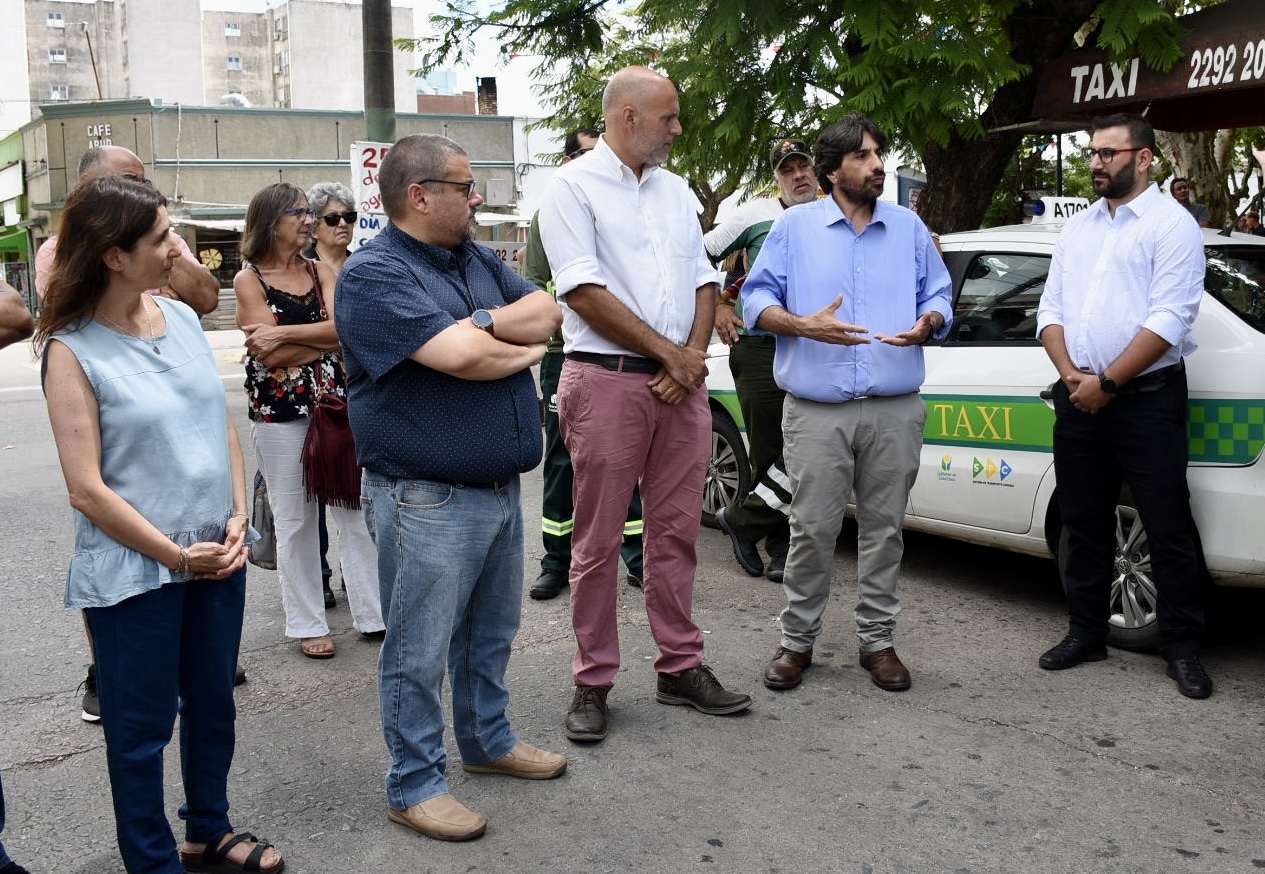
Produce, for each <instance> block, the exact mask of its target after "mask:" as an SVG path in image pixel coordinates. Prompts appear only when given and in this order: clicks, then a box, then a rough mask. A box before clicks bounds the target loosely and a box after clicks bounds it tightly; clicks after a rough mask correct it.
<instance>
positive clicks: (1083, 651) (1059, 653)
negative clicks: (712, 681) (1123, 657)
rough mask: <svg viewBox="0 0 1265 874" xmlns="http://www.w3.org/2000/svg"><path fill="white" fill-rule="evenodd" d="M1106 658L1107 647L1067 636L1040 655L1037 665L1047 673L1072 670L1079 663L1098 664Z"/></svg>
mask: <svg viewBox="0 0 1265 874" xmlns="http://www.w3.org/2000/svg"><path fill="white" fill-rule="evenodd" d="M1106 657H1107V646H1106V644H1102V643H1093V642H1091V641H1088V640H1081V639H1080V638H1079V637H1073V636H1072V635H1070V634H1069V635H1068V636H1067V637H1065V638H1063V639H1062V640H1060V641H1059V642H1058V645H1057V646H1054V647H1051V648H1050V649H1048V650H1046V651H1045V652H1043V653H1042V654H1041V658H1040V659H1038V660H1037V664H1039V665H1040V666H1041V667H1043V668H1044V669H1045V670H1047V671H1062V670H1066V669H1067V668H1074V667H1076V666H1077V665H1079V664H1080V663H1081V662H1100V661H1102V660H1103V659H1105V658H1106Z"/></svg>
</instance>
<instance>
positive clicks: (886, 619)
mask: <svg viewBox="0 0 1265 874" xmlns="http://www.w3.org/2000/svg"><path fill="white" fill-rule="evenodd" d="M885 146H886V138H885V137H884V136H883V133H882V131H880V130H879V129H878V127H877V126H876V125H875V124H874V122H872V121H871V120H870V119H868V118H866V117H865V116H863V115H857V114H854V115H849V116H847V117H846V118H844V119H842V120H840V121H838V122H836V123H834V124H833V125H831V126H830V127H828V128H827V129H826V130H825V131H823V132H822V134H821V136H819V137H818V138H817V142H816V144H815V145H814V147H813V153H814V154H813V158H814V165H815V169H816V172H817V180H818V182H819V183H820V184H821V187H822V188H823V189H824V190H825V191H826V192H827V193H828V194H829V196H828V197H825V198H823V199H821V200H817V201H815V202H813V203H807V204H803V205H800V206H794V207H791V208H790V209H788V210H787V211H786V212H785V213H784V214H783V216H782V217H781V218H780V219H778V221H777V222H776V223H775V224H774V225H773V228H772V230H771V231H770V232H769V236H768V238H767V239H766V240H765V242H764V248H763V249H762V250H761V251H760V255H759V257H758V258H756V262H755V264H754V266H753V267H752V270H751V273H750V275H749V276H748V277H747V281H746V283H745V284H744V285H743V288H742V304H743V313H744V315H745V318H746V321H747V324H748V325H749V326H751V327H758V328H761V329H762V330H765V331H769V332H771V333H773V334H776V335H777V352H776V355H775V358H774V367H773V374H774V378H775V379H776V380H777V384H778V385H779V386H781V387H782V388H783V389H785V390H786V392H787V397H786V406H785V410H784V413H783V421H782V429H783V433H784V435H785V454H786V470H787V473H788V474H789V476H790V479H791V486H792V499H791V549H790V554H789V556H788V558H787V563H786V575H785V579H784V581H783V586H784V588H785V590H786V600H787V603H786V609H784V610H783V611H782V617H781V618H782V641H781V645H780V646H779V647H778V650H777V653H776V654H775V655H774V657H773V660H772V661H771V662H770V663H769V664H768V666H767V667H766V669H765V674H764V684H765V685H766V686H768V687H769V688H770V689H791V688H794V687H795V686H798V685H799V683H800V681H801V679H802V676H803V671H804V669H805V668H807V667H808V666H809V665H811V664H812V653H813V643H814V641H815V640H816V638H817V636H818V635H819V634H820V633H821V618H822V614H823V613H824V612H825V609H826V602H827V599H828V597H829V594H830V577H831V573H832V571H833V570H834V551H835V539H836V538H837V537H838V535H839V529H840V526H841V525H842V523H843V515H844V510H845V509H846V508H847V505H848V501H849V498H850V497H852V496H855V503H856V507H857V512H856V515H857V522H858V526H859V532H860V534H859V539H858V549H857V580H858V583H859V587H860V600H859V602H858V604H857V607H856V624H857V637H858V638H859V639H860V663H861V666H862V667H864V668H865V669H866V670H867V671H869V672H870V676H871V678H872V679H873V681H874V683H875V684H876V685H878V686H879V687H880V688H883V689H887V690H889V691H899V690H902V689H908V688H909V686H910V682H911V681H910V676H909V671H908V670H907V669H906V668H905V666H904V665H903V664H902V663H901V661H900V659H899V658H898V657H897V655H896V650H895V648H894V644H893V639H892V638H893V632H894V630H895V626H896V615H897V613H898V612H899V611H900V599H899V596H898V594H897V581H898V577H899V575H900V561H901V557H902V555H903V552H904V541H903V538H902V535H901V523H902V522H903V519H904V513H905V505H906V502H907V501H908V498H909V490H910V489H911V488H912V487H913V484H914V478H915V476H916V475H917V473H918V458H919V453H920V451H921V449H922V432H923V423H924V421H925V420H926V417H927V412H926V405H925V404H924V403H923V400H922V398H921V397H920V396H919V394H918V389H919V387H920V386H921V385H922V381H923V376H924V368H923V356H922V349H921V348H920V347H921V345H922V344H924V343H926V342H927V341H929V340H931V339H932V338H936V339H941V338H943V337H944V336H945V335H946V334H947V333H948V330H949V326H950V324H951V323H952V318H953V311H952V285H951V281H950V278H949V273H948V270H947V269H946V268H945V266H944V262H943V260H942V259H941V258H940V254H939V252H938V251H937V249H936V247H935V243H934V241H933V240H932V237H931V233H930V232H929V231H928V230H927V228H926V226H925V225H923V223H922V221H921V220H920V219H919V218H918V216H917V215H916V214H915V213H913V212H912V211H910V210H908V209H905V208H903V207H899V206H894V205H892V204H889V203H884V202H880V201H879V200H878V196H879V195H880V194H881V193H882V191H883V183H884V180H885V174H884V170H883V158H882V153H883V149H884V148H885Z"/></svg>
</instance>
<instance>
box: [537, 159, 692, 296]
mask: <svg viewBox="0 0 1265 874" xmlns="http://www.w3.org/2000/svg"><path fill="white" fill-rule="evenodd" d="M539 221H540V241H541V242H542V243H543V244H544V247H545V255H546V257H547V258H548V259H549V269H550V271H551V272H552V273H553V282H554V286H555V287H556V288H557V289H558V297H559V298H560V299H561V298H563V297H565V296H566V294H567V293H568V292H569V291H571V290H572V289H573V288H578V287H579V286H581V285H601V286H603V287H605V286H607V285H609V283H608V281H607V278H606V274H605V272H604V271H603V270H602V265H601V264H600V263H599V262H598V259H597V226H596V224H595V223H594V221H593V214H592V212H591V211H590V208H589V204H588V202H587V200H586V199H585V198H583V197H581V196H579V192H578V191H577V190H576V188H575V186H574V185H573V184H572V183H571V182H569V181H568V180H567V179H564V178H561V177H560V176H554V178H553V179H552V180H550V182H549V185H548V187H547V188H546V189H545V194H544V199H543V201H542V202H541V204H540V211H539ZM700 245H701V244H700Z"/></svg>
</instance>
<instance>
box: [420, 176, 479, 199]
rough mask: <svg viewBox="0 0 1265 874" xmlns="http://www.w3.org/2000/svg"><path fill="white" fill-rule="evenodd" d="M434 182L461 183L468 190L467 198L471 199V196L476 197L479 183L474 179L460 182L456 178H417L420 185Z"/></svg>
mask: <svg viewBox="0 0 1265 874" xmlns="http://www.w3.org/2000/svg"><path fill="white" fill-rule="evenodd" d="M432 182H442V183H444V184H445V185H460V186H461V187H462V188H464V189H465V190H466V200H469V199H470V198H472V197H474V186H475V185H477V184H478V182H476V181H475V180H474V179H471V180H470V181H469V182H458V181H457V180H456V179H419V180H417V184H418V185H429V184H431V183H432Z"/></svg>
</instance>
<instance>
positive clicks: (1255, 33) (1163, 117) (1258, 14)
mask: <svg viewBox="0 0 1265 874" xmlns="http://www.w3.org/2000/svg"><path fill="white" fill-rule="evenodd" d="M1177 20H1178V23H1179V24H1180V25H1181V28H1182V30H1183V31H1184V32H1185V35H1184V36H1182V37H1181V38H1180V39H1179V40H1178V42H1179V44H1180V46H1181V48H1182V57H1181V59H1180V60H1179V61H1178V62H1177V63H1176V64H1174V65H1173V66H1172V68H1170V69H1169V70H1168V71H1166V72H1161V71H1159V70H1153V69H1151V68H1150V67H1148V66H1146V64H1144V63H1142V61H1141V60H1140V59H1138V58H1129V59H1127V60H1125V61H1123V62H1119V63H1111V62H1110V61H1109V60H1108V58H1107V55H1106V53H1104V52H1101V51H1094V50H1082V51H1077V52H1073V53H1071V54H1069V55H1064V56H1063V57H1061V58H1058V59H1056V60H1054V61H1051V62H1050V63H1048V64H1046V66H1045V67H1044V69H1043V70H1042V72H1041V78H1040V81H1039V83H1038V85H1037V96H1036V99H1035V100H1034V101H1033V105H1032V113H1031V117H1032V118H1033V119H1035V120H1037V121H1036V122H1033V124H1032V126H1034V127H1039V128H1041V129H1044V130H1059V129H1063V130H1071V129H1083V128H1085V127H1087V126H1088V121H1089V120H1090V119H1092V118H1094V117H1096V116H1100V115H1107V114H1110V113H1114V112H1142V111H1144V110H1147V109H1148V107H1149V111H1148V112H1147V118H1148V119H1149V120H1150V122H1151V124H1152V125H1154V126H1155V127H1156V128H1158V129H1159V130H1167V131H1196V130H1214V129H1217V128H1230V127H1250V126H1253V125H1259V124H1265V3H1263V2H1261V0H1229V2H1226V3H1222V4H1220V5H1218V6H1212V7H1209V8H1208V9H1204V10H1201V11H1199V12H1194V13H1192V14H1190V15H1184V16H1182V17H1180V18H1178V19H1177ZM1039 122H1044V124H1040V123H1039Z"/></svg>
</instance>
